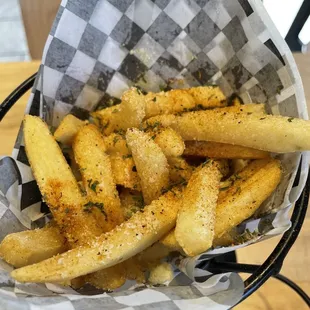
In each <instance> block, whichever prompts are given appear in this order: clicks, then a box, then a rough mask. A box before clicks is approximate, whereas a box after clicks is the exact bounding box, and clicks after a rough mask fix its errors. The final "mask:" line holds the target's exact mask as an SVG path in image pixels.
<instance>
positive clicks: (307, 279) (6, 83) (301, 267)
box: [0, 54, 310, 310]
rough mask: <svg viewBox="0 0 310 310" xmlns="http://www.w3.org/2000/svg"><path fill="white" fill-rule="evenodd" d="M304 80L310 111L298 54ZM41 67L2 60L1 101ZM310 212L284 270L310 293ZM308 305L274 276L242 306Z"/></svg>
mask: <svg viewBox="0 0 310 310" xmlns="http://www.w3.org/2000/svg"><path fill="white" fill-rule="evenodd" d="M294 57H295V60H296V63H297V65H298V67H299V70H300V74H301V77H302V80H303V84H304V88H305V94H306V99H307V104H308V110H309V111H310V109H309V108H310V88H307V85H310V55H301V54H297V55H294ZM38 67H39V62H24V63H2V64H0V102H2V101H3V100H4V99H5V97H6V96H7V95H9V94H10V92H11V91H12V90H14V88H15V87H16V86H17V85H19V84H20V83H21V82H23V81H24V80H25V79H26V78H28V77H29V76H30V75H32V74H33V73H34V72H36V70H37V69H38ZM28 97H29V92H28V93H27V94H25V95H24V96H23V97H22V98H21V99H20V100H19V101H18V103H17V104H15V105H14V107H13V108H12V109H11V110H10V112H9V113H8V114H7V115H6V117H5V118H4V119H3V121H2V122H1V123H0V141H1V143H0V154H1V155H9V154H11V151H12V148H13V145H14V141H15V138H16V135H17V132H18V129H19V126H20V123H21V121H22V118H23V113H24V110H25V106H26V103H27V100H28ZM279 239H280V237H275V238H273V239H270V240H267V241H265V242H263V243H259V244H256V245H252V246H249V247H247V248H244V249H241V250H238V252H237V256H238V261H239V262H243V263H252V264H260V263H262V262H263V261H264V260H265V259H266V257H267V256H268V255H269V254H270V253H271V251H272V250H273V249H274V247H275V245H276V244H277V242H278V241H279ZM309 264H310V212H309V211H308V213H307V217H306V220H305V223H304V225H303V228H302V231H301V233H300V235H299V238H298V240H297V241H296V243H295V244H294V246H293V248H292V250H291V251H290V253H289V254H288V255H287V257H286V259H285V262H284V265H283V268H282V271H281V273H282V274H284V275H285V276H287V277H289V278H290V279H291V280H293V281H295V282H296V283H297V284H298V285H300V286H301V287H302V288H303V289H304V290H305V291H306V292H307V293H308V294H310V272H309ZM293 308H296V309H298V310H303V309H308V308H307V306H306V305H305V304H304V303H303V302H302V300H301V298H300V297H299V296H298V295H297V294H296V293H295V292H293V291H292V290H291V289H289V288H288V287H287V286H286V285H284V284H282V283H281V282H279V281H278V280H275V279H270V280H269V281H267V283H266V284H264V285H263V286H262V287H261V288H260V289H259V290H258V291H256V292H255V293H254V294H253V295H252V296H250V297H249V298H248V299H247V300H246V301H244V302H243V303H242V304H241V305H238V306H237V307H235V309H238V310H245V309H247V310H252V309H255V310H261V309H293Z"/></svg>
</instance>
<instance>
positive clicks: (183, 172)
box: [167, 157, 194, 184]
mask: <svg viewBox="0 0 310 310" xmlns="http://www.w3.org/2000/svg"><path fill="white" fill-rule="evenodd" d="M167 160H168V164H169V177H170V181H171V182H172V183H173V184H178V183H181V182H184V180H185V181H188V180H189V179H190V177H191V175H192V173H193V169H194V167H192V166H191V165H189V164H188V163H187V162H186V160H185V159H183V158H182V157H168V158H167Z"/></svg>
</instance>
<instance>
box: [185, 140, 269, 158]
mask: <svg viewBox="0 0 310 310" xmlns="http://www.w3.org/2000/svg"><path fill="white" fill-rule="evenodd" d="M184 155H190V156H199V157H210V158H227V159H237V158H241V159H259V158H266V157H269V156H270V155H269V153H268V152H265V151H261V150H255V149H252V148H249V147H245V146H239V145H232V144H226V143H218V142H207V141H185V151H184Z"/></svg>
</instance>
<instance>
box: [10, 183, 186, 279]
mask: <svg viewBox="0 0 310 310" xmlns="http://www.w3.org/2000/svg"><path fill="white" fill-rule="evenodd" d="M180 196H181V193H180V191H179V190H177V189H175V190H174V193H172V192H168V193H166V194H165V195H163V196H161V197H160V198H159V199H158V200H154V201H153V202H152V203H151V204H150V205H149V206H147V207H145V208H144V212H143V213H141V212H138V213H136V214H135V215H134V216H132V217H131V218H130V219H129V220H128V221H127V222H124V223H122V224H121V225H120V226H118V227H116V228H115V229H113V230H112V231H111V232H108V233H105V234H103V235H102V236H100V237H99V238H98V239H97V240H96V241H93V242H92V243H91V244H90V246H87V247H86V246H84V247H83V246H80V247H78V248H75V249H73V250H70V251H68V252H66V253H63V254H60V255H57V256H54V257H52V258H50V259H47V260H45V261H42V262H40V263H38V264H34V265H30V266H26V267H22V268H19V269H16V270H14V271H12V273H11V276H12V277H13V278H14V279H16V280H18V281H20V282H60V281H65V280H70V279H73V278H76V277H78V276H81V275H85V274H88V273H91V272H95V271H98V270H100V269H104V268H107V267H110V266H113V265H116V264H118V263H120V262H122V261H124V260H126V259H128V258H130V257H132V256H134V255H136V254H137V253H140V252H141V251H143V250H144V249H146V248H147V247H149V246H151V245H152V244H153V243H154V242H156V241H157V240H159V239H160V238H161V237H162V236H164V235H165V234H166V233H168V232H169V231H170V230H171V229H172V228H173V227H174V225H175V222H176V217H177V213H178V210H179V207H180ZM124 236H126V239H124Z"/></svg>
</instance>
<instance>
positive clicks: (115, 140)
mask: <svg viewBox="0 0 310 310" xmlns="http://www.w3.org/2000/svg"><path fill="white" fill-rule="evenodd" d="M119 140H120V136H115V137H114V138H113V145H115V144H116V143H117V142H118V141H119Z"/></svg>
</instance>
